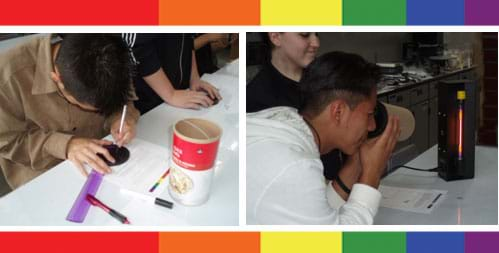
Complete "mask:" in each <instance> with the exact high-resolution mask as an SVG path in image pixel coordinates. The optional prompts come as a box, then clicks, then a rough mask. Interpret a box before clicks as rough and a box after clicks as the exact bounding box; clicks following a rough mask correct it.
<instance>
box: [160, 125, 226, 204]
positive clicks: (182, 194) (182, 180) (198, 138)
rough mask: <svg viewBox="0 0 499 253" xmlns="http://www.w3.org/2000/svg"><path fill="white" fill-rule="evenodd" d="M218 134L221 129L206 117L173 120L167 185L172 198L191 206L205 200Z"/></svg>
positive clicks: (210, 178) (210, 180) (207, 193)
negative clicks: (174, 121) (205, 118)
mask: <svg viewBox="0 0 499 253" xmlns="http://www.w3.org/2000/svg"><path fill="white" fill-rule="evenodd" d="M221 135H222V129H221V128H220V127H219V126H218V125H217V124H215V123H213V122H211V121H208V120H204V119H197V118H190V119H183V120H180V121H178V122H177V123H175V125H174V126H173V145H172V159H171V161H170V177H169V178H170V179H169V186H168V191H169V193H170V195H171V197H172V198H173V199H174V200H175V201H177V202H179V203H181V204H184V205H189V206H193V205H201V204H203V203H204V202H206V201H207V200H208V197H209V194H210V188H211V182H212V179H213V173H214V169H213V167H214V164H215V160H216V157H217V151H218V144H219V142H220V136H221Z"/></svg>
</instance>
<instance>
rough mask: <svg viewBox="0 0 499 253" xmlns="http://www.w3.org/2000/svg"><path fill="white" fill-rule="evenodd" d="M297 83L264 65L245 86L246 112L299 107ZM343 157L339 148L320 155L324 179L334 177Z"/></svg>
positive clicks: (271, 66) (301, 102) (300, 99)
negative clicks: (280, 107) (279, 107)
mask: <svg viewBox="0 0 499 253" xmlns="http://www.w3.org/2000/svg"><path fill="white" fill-rule="evenodd" d="M298 85H299V84H298V82H296V81H294V80H291V79H289V78H287V77H285V76H284V75H283V74H281V73H280V72H279V71H278V70H277V69H276V68H275V67H274V66H273V65H272V64H271V63H268V64H266V65H264V66H263V67H262V69H261V70H260V72H258V74H257V75H256V76H255V78H253V80H251V81H250V83H249V84H248V85H247V86H246V112H257V111H260V110H263V109H267V108H270V107H276V106H289V107H293V108H296V109H298V110H299V109H301V107H302V106H303V102H304V97H303V94H302V93H301V92H300V90H299V86H298ZM343 157H344V155H342V153H341V152H340V151H339V150H333V151H331V152H330V153H328V154H325V155H322V156H321V161H322V164H323V166H324V177H326V179H328V180H333V179H334V178H335V177H336V175H337V174H338V171H339V169H340V168H341V167H342V166H343V162H342V160H343Z"/></svg>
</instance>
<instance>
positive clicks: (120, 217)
mask: <svg viewBox="0 0 499 253" xmlns="http://www.w3.org/2000/svg"><path fill="white" fill-rule="evenodd" d="M87 200H88V202H90V204H92V205H93V206H96V207H99V208H101V209H102V210H104V211H105V212H106V213H108V214H109V215H111V216H113V218H115V219H117V220H119V221H120V222H121V223H123V224H130V222H129V221H128V219H127V218H126V216H125V215H123V214H121V213H118V212H117V211H115V210H113V209H111V208H110V207H108V206H106V205H105V204H104V203H102V202H101V201H100V200H98V199H97V198H95V197H94V196H92V195H90V194H87Z"/></svg>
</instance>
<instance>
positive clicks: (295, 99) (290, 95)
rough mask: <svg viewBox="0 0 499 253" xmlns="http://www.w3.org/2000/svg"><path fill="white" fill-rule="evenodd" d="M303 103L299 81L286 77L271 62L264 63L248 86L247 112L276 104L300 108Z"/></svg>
mask: <svg viewBox="0 0 499 253" xmlns="http://www.w3.org/2000/svg"><path fill="white" fill-rule="evenodd" d="M302 105H303V96H302V94H301V92H300V90H299V88H298V82H296V81H294V80H291V79H289V78H287V77H285V76H284V75H283V74H281V73H280V72H279V71H278V70H277V69H276V68H275V67H274V65H272V64H271V63H269V64H266V65H264V66H263V68H262V69H261V70H260V72H258V74H257V75H256V76H255V78H253V80H251V82H250V83H249V84H248V85H247V87H246V112H257V111H260V110H263V109H267V108H270V107H276V106H290V107H294V108H297V109H300V108H301V106H302Z"/></svg>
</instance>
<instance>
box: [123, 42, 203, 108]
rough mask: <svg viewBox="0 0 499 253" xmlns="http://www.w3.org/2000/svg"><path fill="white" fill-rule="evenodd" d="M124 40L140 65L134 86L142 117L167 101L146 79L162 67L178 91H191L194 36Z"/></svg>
mask: <svg viewBox="0 0 499 253" xmlns="http://www.w3.org/2000/svg"><path fill="white" fill-rule="evenodd" d="M122 37H123V40H124V41H125V42H126V43H127V44H128V46H129V47H130V48H131V50H132V52H133V57H134V59H135V61H136V64H137V75H136V77H135V79H134V83H135V92H136V94H137V96H138V98H139V100H138V101H136V102H135V107H136V108H137V109H138V110H139V111H140V112H141V114H144V113H145V112H147V111H149V110H151V109H153V108H154V107H156V106H158V105H160V104H161V103H163V99H161V97H159V96H158V95H157V94H156V92H154V90H153V89H151V87H149V85H148V84H147V83H146V82H145V81H144V79H143V77H145V76H148V75H151V74H153V73H155V72H156V71H158V70H159V68H163V71H164V72H165V74H166V76H167V77H168V79H169V80H170V82H171V83H172V85H173V87H174V88H175V89H187V88H189V83H190V78H191V67H192V50H193V49H194V40H193V36H192V34H182V33H180V34H179V33H160V34H154V33H147V34H123V36H122Z"/></svg>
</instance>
